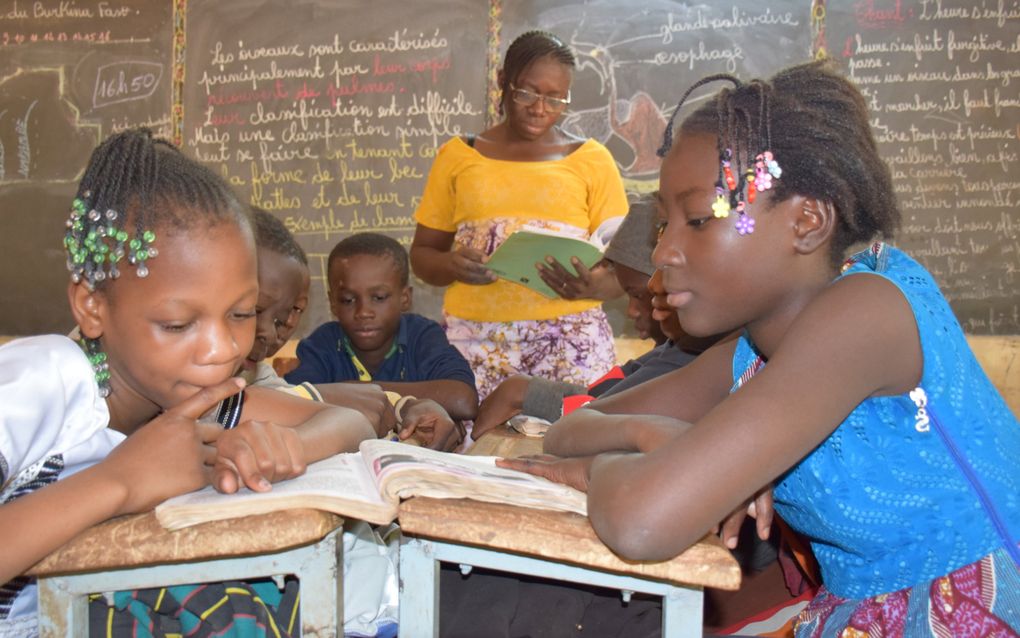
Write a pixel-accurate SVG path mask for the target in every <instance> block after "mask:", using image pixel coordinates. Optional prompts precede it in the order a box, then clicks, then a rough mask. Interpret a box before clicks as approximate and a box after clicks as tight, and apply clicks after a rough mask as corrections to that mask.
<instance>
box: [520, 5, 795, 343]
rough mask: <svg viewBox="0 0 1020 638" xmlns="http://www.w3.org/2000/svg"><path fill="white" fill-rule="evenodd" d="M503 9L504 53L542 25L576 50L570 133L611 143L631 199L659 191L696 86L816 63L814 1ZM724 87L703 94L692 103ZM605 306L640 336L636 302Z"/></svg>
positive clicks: (617, 323) (566, 121)
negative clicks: (668, 135)
mask: <svg viewBox="0 0 1020 638" xmlns="http://www.w3.org/2000/svg"><path fill="white" fill-rule="evenodd" d="M502 4H503V9H502V14H501V17H502V25H501V26H502V29H501V42H500V51H501V53H505V51H506V48H507V47H508V46H509V45H510V42H512V41H513V39H514V38H515V37H517V36H518V35H520V34H521V33H523V32H525V31H529V30H531V29H535V28H541V29H545V30H548V31H550V32H552V33H555V34H556V35H558V36H559V37H560V38H561V39H563V41H564V42H566V43H568V44H569V45H570V46H571V48H572V49H573V50H574V54H575V56H576V58H577V64H578V68H577V70H576V71H575V73H574V84H573V87H572V90H571V105H570V109H569V111H568V112H567V114H566V115H565V116H564V118H563V119H562V121H561V122H562V126H563V128H565V129H566V130H568V131H570V132H571V133H573V134H575V135H578V136H581V137H586V138H587V137H590V138H594V139H597V140H599V141H600V142H602V143H603V144H605V145H606V147H607V148H608V149H609V150H610V152H612V154H613V157H614V158H615V159H616V163H617V167H618V168H619V170H620V174H621V176H622V177H623V180H624V184H625V186H626V188H627V190H628V192H629V193H631V194H636V193H642V192H651V191H653V190H655V189H656V188H657V187H658V183H659V163H660V160H659V157H658V156H657V155H656V150H658V148H659V146H660V145H661V144H662V133H663V131H664V130H665V128H666V122H667V120H668V118H669V116H670V115H671V114H672V113H673V111H674V110H675V107H676V103H677V100H678V99H679V98H680V96H681V94H682V93H683V91H684V90H686V88H687V86H689V85H690V84H692V83H694V82H695V81H696V80H698V79H700V78H701V77H703V76H705V75H710V74H713V73H732V74H735V75H737V76H738V77H743V78H747V77H764V76H769V75H771V74H772V73H774V72H776V71H778V70H779V69H781V68H782V67H784V66H786V65H788V64H791V63H793V62H802V61H805V60H808V59H810V57H811V39H812V38H811V25H810V2H808V1H805V0H799V1H796V2H791V1H787V2H761V1H760V0H738V1H732V0H731V1H728V2H712V3H686V2H675V1H673V0H647V1H642V2H637V1H634V2H619V1H618V0H587V1H585V0H582V1H578V0H515V1H514V2H504V3H502ZM718 88H719V87H718V86H715V87H712V88H709V89H706V90H703V91H700V92H699V93H696V94H695V95H694V96H693V98H692V100H691V101H690V102H689V104H692V105H693V104H698V103H700V100H701V99H703V98H704V97H705V96H707V95H710V94H711V93H712V92H714V91H715V90H717V89H718ZM687 109H688V107H685V111H686V110H687ZM682 116H683V113H681V114H680V115H679V116H678V117H682ZM605 309H606V311H607V313H608V315H609V319H610V323H611V324H612V326H613V331H614V333H615V334H617V335H620V334H623V335H628V336H633V335H634V330H633V326H632V322H631V321H630V320H629V319H627V317H626V299H617V300H614V301H611V302H609V303H607V304H605Z"/></svg>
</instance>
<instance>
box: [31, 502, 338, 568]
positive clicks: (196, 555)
mask: <svg viewBox="0 0 1020 638" xmlns="http://www.w3.org/2000/svg"><path fill="white" fill-rule="evenodd" d="M342 522H343V521H342V519H341V518H340V517H339V516H336V515H335V514H331V513H329V512H321V511H319V510H313V509H296V510H287V511H283V512H271V513H269V514H263V515H259V516H249V517H247V518H243V519H229V520H224V521H212V522H210V523H204V524H202V525H195V526H193V527H186V528H184V529H182V530H179V531H176V532H169V531H167V530H165V529H163V527H162V526H161V525H160V524H159V522H158V521H157V520H156V515H155V514H154V513H153V512H146V513H145V514H132V515H129V516H121V517H118V518H114V519H111V520H108V521H106V522H104V523H100V524H99V525H96V526H94V527H90V528H89V529H87V530H85V531H83V532H82V533H81V534H79V535H78V536H76V537H75V538H74V539H72V540H71V541H70V542H68V543H67V544H66V545H64V546H63V547H61V548H60V549H58V550H56V551H55V552H53V553H52V554H50V555H49V556H47V557H46V558H44V559H43V560H41V561H40V562H39V563H37V564H36V565H35V566H33V567H32V568H31V569H29V570H28V572H26V574H27V575H29V576H49V575H53V574H74V573H77V572H85V571H99V570H102V569H110V568H117V569H121V568H126V567H137V566H144V565H155V564H161V563H173V562H186V561H199V560H206V559H210V558H220V557H223V556H249V555H254V554H262V553H266V552H273V551H279V550H281V549H288V548H291V547H297V546H300V545H305V544H308V543H314V542H316V541H318V540H320V539H321V538H323V537H324V536H325V535H326V534H328V533H329V532H330V531H332V530H334V529H336V528H337V527H339V526H340V525H341V523H342Z"/></svg>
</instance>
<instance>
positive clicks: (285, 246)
mask: <svg viewBox="0 0 1020 638" xmlns="http://www.w3.org/2000/svg"><path fill="white" fill-rule="evenodd" d="M251 213H252V222H254V224H255V243H256V244H257V245H258V246H259V248H268V249H269V250H271V251H273V252H274V253H278V254H280V255H283V256H285V257H290V258H291V259H296V260H297V261H298V262H300V263H301V264H302V265H305V266H307V265H308V256H307V255H306V254H305V250H304V249H303V248H301V245H300V244H298V243H297V241H296V240H295V239H294V235H292V234H291V233H290V231H289V230H287V226H285V225H284V223H283V222H282V221H280V220H279V219H277V218H276V216H274V215H273V214H272V213H270V212H269V211H267V210H264V209H262V208H259V207H258V206H252V207H251Z"/></svg>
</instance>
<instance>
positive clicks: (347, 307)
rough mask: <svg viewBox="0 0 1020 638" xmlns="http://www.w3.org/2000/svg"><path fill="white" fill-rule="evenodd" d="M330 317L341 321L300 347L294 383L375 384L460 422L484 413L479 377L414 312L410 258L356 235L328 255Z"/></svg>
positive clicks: (375, 237) (385, 242)
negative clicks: (423, 400) (436, 407)
mask: <svg viewBox="0 0 1020 638" xmlns="http://www.w3.org/2000/svg"><path fill="white" fill-rule="evenodd" d="M327 268H328V274H327V281H328V286H329V303H330V310H331V311H332V312H333V316H334V317H336V319H337V320H336V321H330V322H327V323H325V324H323V325H321V326H319V327H318V328H317V329H316V330H315V331H314V332H313V333H312V334H311V335H309V336H308V337H306V338H304V339H302V340H301V342H300V343H298V347H297V356H298V360H299V361H300V363H299V365H298V367H297V368H295V369H294V370H292V371H291V372H290V373H288V374H287V375H286V379H287V381H288V382H289V383H293V384H299V383H304V382H306V381H307V382H310V383H313V384H315V385H316V387H317V388H319V390H320V392H322V393H323V396H324V398H326V399H327V400H329V398H328V396H327V393H328V392H329V391H330V388H329V387H328V386H326V387H325V388H324V387H323V386H322V384H331V383H337V382H358V381H362V382H371V383H374V384H376V385H379V386H381V387H382V388H383V389H384V390H389V391H392V392H397V393H399V394H401V395H404V396H409V395H411V396H416V397H422V398H428V399H432V400H434V401H436V402H437V403H439V404H440V405H441V406H443V407H444V408H445V409H446V411H447V412H448V413H449V414H450V416H451V417H452V418H453V419H454V420H465V419H473V418H474V417H475V414H476V412H477V410H478V394H477V392H476V390H475V378H474V374H473V373H472V372H471V367H470V366H469V365H468V363H467V361H466V360H465V359H464V357H463V356H462V355H461V354H460V353H459V352H458V351H457V349H456V348H454V347H453V346H452V345H450V342H449V341H448V340H447V339H446V334H445V333H444V332H443V329H442V327H441V326H440V325H439V324H438V323H436V322H435V321H432V320H431V319H427V318H425V317H422V316H421V315H416V314H413V313H410V312H408V311H409V310H410V308H411V294H412V289H411V286H410V285H409V283H408V278H409V267H408V259H407V251H406V250H404V248H403V247H402V246H401V245H400V244H399V243H398V242H397V241H396V240H394V239H391V238H390V237H387V236H385V235H381V234H378V233H359V234H356V235H351V236H350V237H348V238H346V239H344V240H343V241H341V242H340V243H338V244H337V245H336V246H335V247H334V248H333V251H332V252H331V253H330V255H329V261H328V265H327Z"/></svg>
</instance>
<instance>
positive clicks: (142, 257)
mask: <svg viewBox="0 0 1020 638" xmlns="http://www.w3.org/2000/svg"><path fill="white" fill-rule="evenodd" d="M90 196H91V193H90V192H89V191H86V192H85V193H83V194H82V197H76V198H75V199H74V201H73V202H71V215H70V217H69V218H68V220H67V234H66V235H65V236H64V248H65V250H66V251H67V269H68V270H69V271H70V272H71V281H73V282H74V283H79V282H84V283H85V285H86V286H87V287H88V289H89V290H95V288H96V285H97V284H99V283H101V282H103V281H105V280H107V279H116V278H118V277H120V269H119V268H118V264H119V263H120V261H121V260H122V259H124V258H125V257H127V260H128V263H130V264H132V265H133V266H135V274H137V275H138V276H139V277H147V276H148V274H149V269H148V267H147V266H146V262H147V261H148V260H149V259H151V258H152V257H155V256H156V255H158V254H159V252H158V251H157V250H156V249H155V248H154V247H153V246H152V243H153V242H154V241H156V234H155V233H154V232H152V231H151V230H145V231H139V232H137V233H136V234H135V236H134V237H132V238H130V239H129V236H128V233H127V231H126V230H124V229H123V228H120V227H118V221H120V223H123V220H121V219H120V215H119V213H117V211H115V210H113V209H108V210H107V211H106V212H105V213H100V212H99V211H98V210H96V209H95V208H92V209H89V206H88V204H87V199H88V198H89V197H90Z"/></svg>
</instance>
